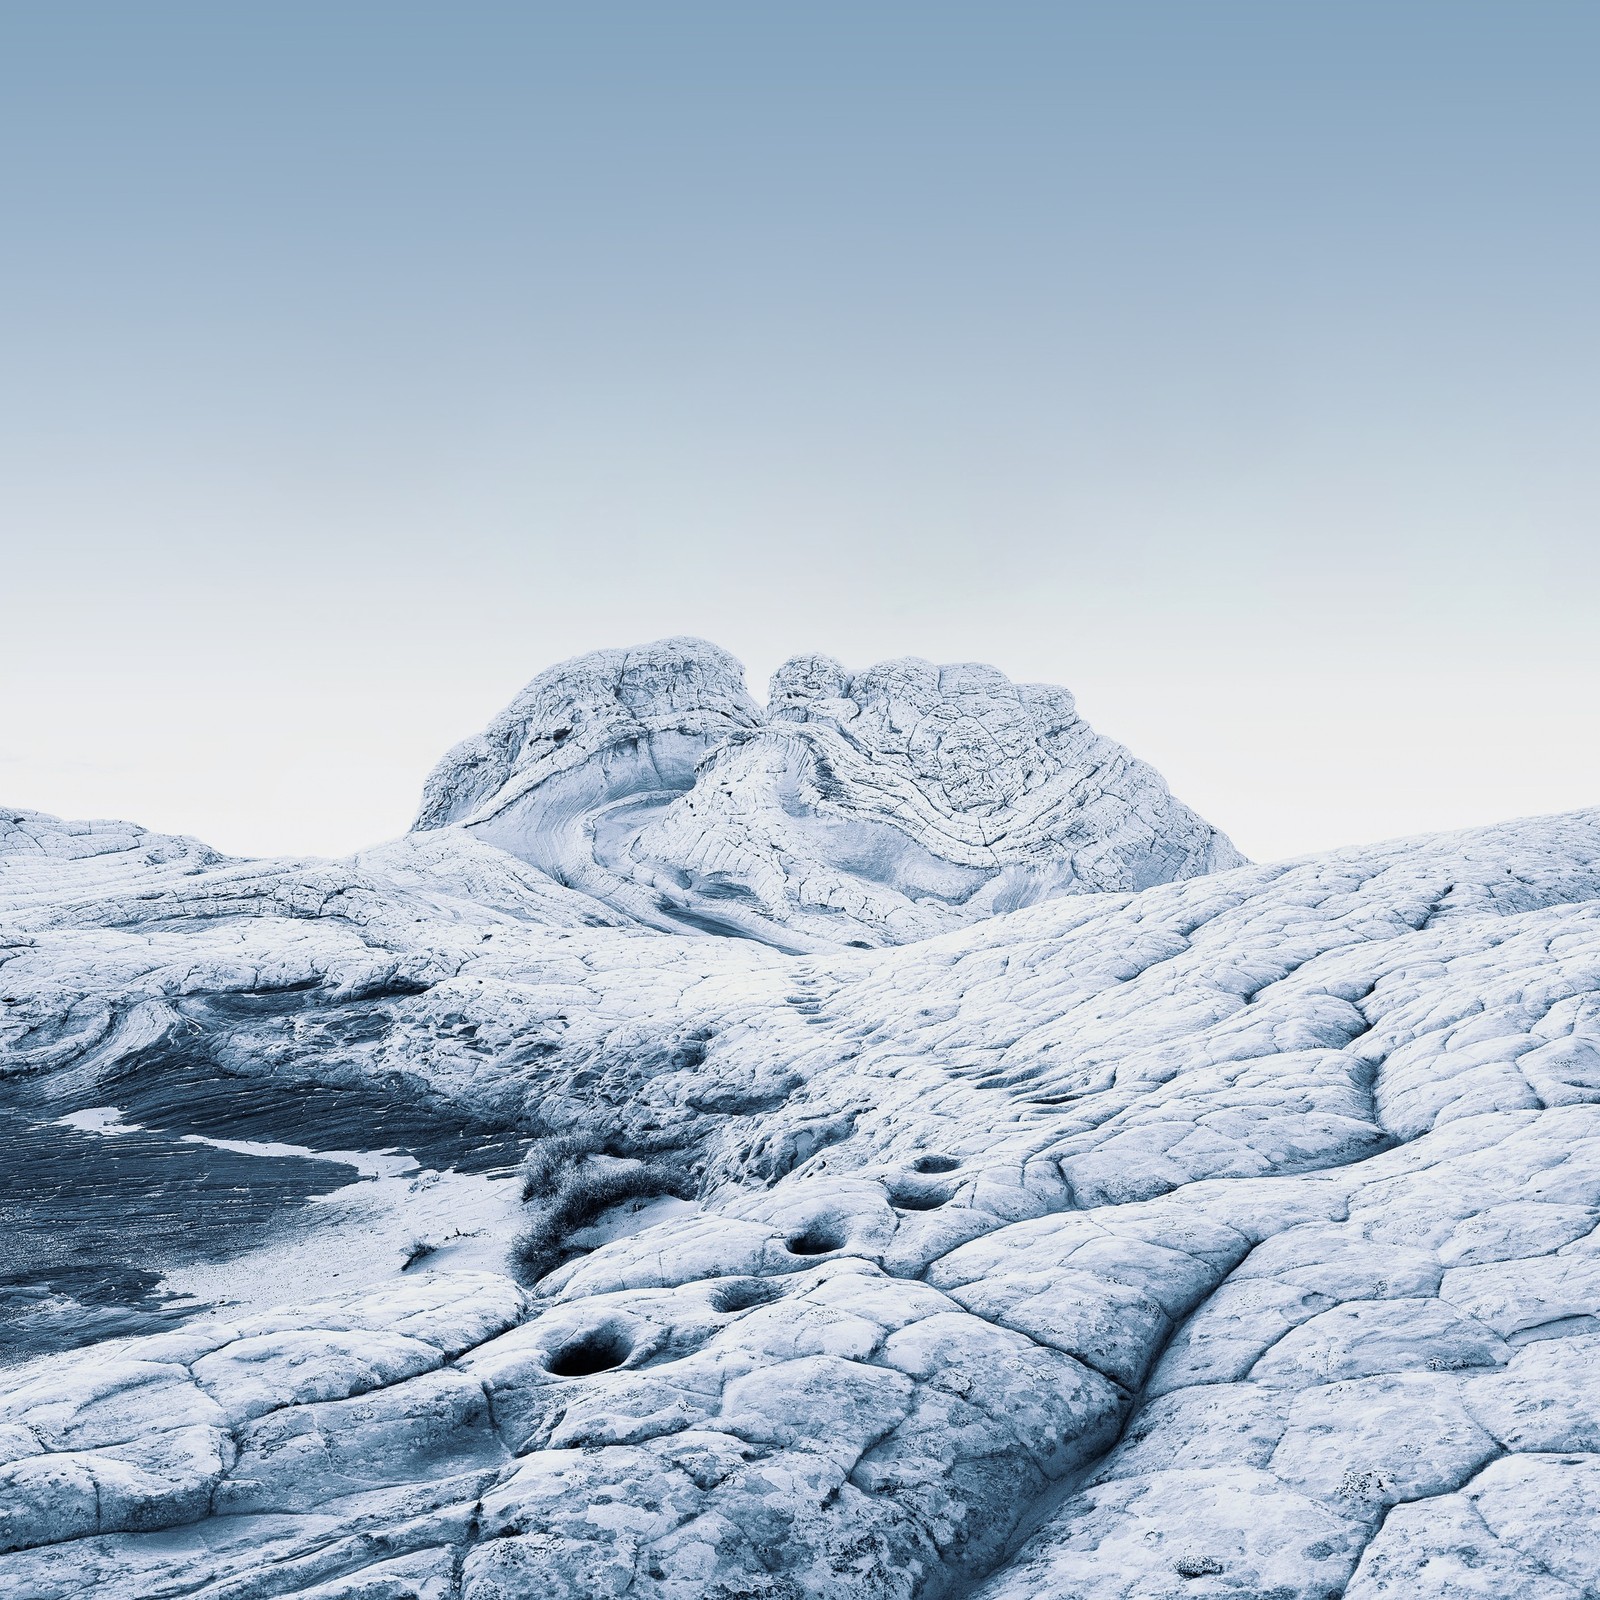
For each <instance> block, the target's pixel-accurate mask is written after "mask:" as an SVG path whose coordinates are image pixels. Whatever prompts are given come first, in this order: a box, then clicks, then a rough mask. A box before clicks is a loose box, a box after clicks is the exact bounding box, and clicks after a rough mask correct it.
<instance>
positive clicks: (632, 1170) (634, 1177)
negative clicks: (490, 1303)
mask: <svg viewBox="0 0 1600 1600" xmlns="http://www.w3.org/2000/svg"><path fill="white" fill-rule="evenodd" d="M587 1154H588V1153H587V1152H586V1153H585V1155H587ZM617 1159H618V1161H619V1164H618V1165H616V1166H611V1167H595V1166H591V1165H588V1164H587V1160H586V1159H585V1158H580V1159H579V1161H578V1162H577V1163H576V1164H575V1165H574V1164H569V1165H568V1166H567V1167H566V1168H565V1169H564V1170H563V1171H561V1173H560V1175H559V1177H556V1178H554V1179H553V1180H551V1179H546V1178H544V1177H543V1174H542V1172H541V1175H540V1176H541V1182H542V1183H549V1184H551V1185H552V1186H551V1187H550V1188H549V1189H548V1191H547V1192H545V1193H543V1194H540V1193H539V1192H538V1191H535V1197H536V1198H538V1199H539V1200H540V1201H541V1203H540V1204H539V1205H538V1206H537V1207H536V1208H535V1210H534V1214H533V1216H532V1217H531V1218H530V1219H529V1221H528V1225H527V1227H525V1228H524V1229H523V1230H522V1232H521V1233H520V1234H519V1235H518V1237H517V1240H516V1244H515V1246H514V1248H513V1254H514V1256H515V1259H516V1261H517V1262H518V1264H519V1265H520V1266H521V1268H522V1270H523V1272H524V1274H525V1275H526V1276H527V1278H528V1280H529V1281H530V1282H533V1281H536V1280H537V1279H539V1278H542V1277H544V1276H545V1274H546V1273H548V1272H553V1271H554V1270H555V1269H556V1268H557V1267H558V1266H560V1265H561V1264H562V1262H564V1261H567V1260H569V1259H570V1258H571V1257H572V1256H574V1255H577V1254H579V1253H580V1251H579V1248H578V1247H575V1246H574V1245H573V1244H572V1243H571V1237H572V1235H573V1234H574V1233H577V1232H578V1231H579V1230H580V1229H582V1228H586V1227H588V1226H589V1224H590V1223H592V1222H596V1221H598V1220H599V1219H600V1218H601V1217H602V1216H604V1215H605V1213H606V1212H608V1211H610V1210H612V1209H614V1208H615V1207H617V1206H620V1205H623V1204H624V1203H626V1202H627V1201H629V1200H655V1199H659V1198H660V1197H661V1196H662V1195H675V1196H676V1197H677V1198H678V1199H680V1200H686V1199H688V1198H689V1197H690V1196H692V1195H693V1193H694V1180H693V1179H692V1177H691V1176H690V1175H689V1173H688V1172H687V1171H683V1170H674V1169H673V1168H671V1167H667V1166H663V1165H661V1164H660V1163H659V1162H651V1161H639V1160H637V1159H629V1158H627V1157H619V1158H617ZM526 1182H527V1180H526V1177H525V1179H524V1184H525V1190H524V1192H526Z"/></svg>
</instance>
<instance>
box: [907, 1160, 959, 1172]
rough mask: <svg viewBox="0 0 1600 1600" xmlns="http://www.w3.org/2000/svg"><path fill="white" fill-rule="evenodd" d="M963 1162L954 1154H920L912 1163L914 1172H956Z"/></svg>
mask: <svg viewBox="0 0 1600 1600" xmlns="http://www.w3.org/2000/svg"><path fill="white" fill-rule="evenodd" d="M960 1165H961V1163H960V1162H959V1161H958V1160H957V1159H956V1158H955V1157H954V1156H918V1157H917V1159H916V1160H915V1161H913V1162H912V1163H911V1170H912V1171H913V1172H954V1171H955V1170H956V1168H957V1167H959V1166H960Z"/></svg>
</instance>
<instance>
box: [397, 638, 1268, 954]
mask: <svg viewBox="0 0 1600 1600" xmlns="http://www.w3.org/2000/svg"><path fill="white" fill-rule="evenodd" d="M447 826H457V827H461V828H464V829H466V830H467V831H469V832H471V833H473V834H475V835H476V836H478V837H479V838H483V839H487V840H490V841H491V842H493V843H495V844H498V845H500V846H501V847H502V848H504V849H506V850H508V851H510V852H511V853H512V854H514V855H517V856H520V857H522V858H523V859H524V860H527V861H531V862H533V863H534V864H536V865H538V866H540V867H542V868H544V869H545V870H546V871H547V872H549V873H550V874H551V875H552V876H554V877H555V878H557V879H558V880H559V881H561V882H563V883H567V884H570V885H572V886H573V887H576V888H581V889H583V890H585V891H587V892H589V893H591V894H594V895H596V896H597V897H599V898H600V899H602V900H604V901H606V902H607V903H608V904H610V905H612V906H614V907H616V908H617V909H619V910H622V911H625V912H626V913H628V914H629V915H630V916H633V917H635V918H637V919H638V920H639V921H641V922H644V923H646V924H648V925H651V926H656V927H663V928H685V927H687V928H691V929H702V930H706V931H713V932H726V933H739V934H745V935H747V936H750V937H754V938H758V939H762V940H765V941H767V942H768V943H772V944H776V945H778V946H779V947H780V948H786V949H796V950H800V949H809V950H817V949H827V948H829V947H833V946H838V945H846V944H865V945H882V944H903V943H906V942H908V941H909V940H913V939H921V938H927V937H929V936H931V935H933V934H936V933H942V932H946V931H948V930H950V929H952V928H955V927H959V926H961V925H962V924H963V923H966V922H970V921H972V920H973V919H974V918H977V917H981V916H989V915H993V914H994V913H995V912H997V911H1007V910H1014V909H1016V908H1017V907H1018V906H1023V905H1028V904H1031V903H1033V902H1034V901H1037V900H1040V899H1044V898H1047V897H1050V896H1053V895H1058V894H1073V893H1083V892H1086V891H1096V890H1106V889H1142V888H1146V887H1148V886H1149V885H1150V884H1154V883H1166V882H1170V881H1171V880H1173V879H1176V878H1185V877H1192V876H1194V875H1195V874H1196V873H1202V872H1212V871H1217V870H1219V869H1222V868H1226V867H1233V866H1238V865H1240V864H1241V863H1242V861H1243V859H1244V858H1243V857H1242V856H1240V855H1239V853H1238V852H1237V851H1236V850H1235V849H1234V848H1233V846H1232V845H1231V844H1230V843H1229V842H1228V840H1227V839H1226V838H1225V837H1224V836H1223V835H1222V834H1220V833H1218V832H1217V830H1216V829H1214V828H1213V827H1211V826H1210V825H1209V824H1208V823H1206V822H1204V821H1202V820H1201V819H1200V818H1199V817H1197V816H1196V815H1195V814H1194V813H1193V812H1192V811H1190V810H1189V809H1188V808H1187V807H1186V806H1184V805H1181V804H1180V803H1179V802H1178V801H1176V800H1174V799H1173V797H1172V796H1171V794H1170V793H1168V791H1167V787H1166V785H1165V784H1164V783H1163V782H1162V780H1161V777H1160V775H1159V774H1158V773H1157V772H1155V771H1154V770H1153V769H1152V768H1150V767H1148V766H1146V765H1145V764H1144V763H1143V762H1140V761H1137V760H1135V759H1134V758H1133V757H1132V756H1130V755H1129V754H1128V752H1127V751H1126V750H1124V749H1123V748H1122V747H1121V746H1120V745H1118V744H1115V743H1114V742H1112V741H1111V740H1109V739H1106V738H1103V737H1102V736H1100V735H1099V734H1097V733H1095V732H1094V730H1093V729H1091V728H1090V727H1089V725H1088V724H1087V723H1086V722H1084V721H1083V720H1082V718H1081V717H1079V716H1078V714H1077V711H1076V709H1075V707H1074V704H1073V699H1072V696H1071V695H1070V694H1069V693H1068V692H1067V691H1066V690H1064V689H1058V688H1053V687H1050V686H1047V685H1039V684H1022V685H1018V684H1013V683H1011V682H1010V681H1009V680H1008V679H1007V678H1005V677H1004V676H1003V675H1002V674H1001V673H999V672H997V671H995V669H994V668H992V667H985V666H977V665H971V664H967V665H959V666H945V667H936V666H934V665H932V664H931V663H929V662H926V661H917V660H902V661H887V662H883V663H880V664H879V665H878V666H876V667H873V668H871V669H870V670H868V671H866V672H862V673H857V674H855V675H854V676H852V675H851V674H849V673H847V672H846V671H845V669H844V668H843V667H841V666H840V665H839V664H838V663H837V662H836V661H832V660H830V659H828V658H827V657H825V656H801V657H796V658H795V659H794V660H792V661H789V662H787V663H786V664H785V665H784V666H782V667H780V668H779V670H778V672H777V673H776V674H775V675H774V677H773V680H772V685H771V688H770V691H769V696H768V704H767V710H766V715H765V717H764V718H763V716H762V714H761V713H760V712H759V711H758V710H757V708H756V707H755V705H754V704H753V703H752V702H751V700H750V699H749V697H748V696H747V695H746V693H745V690H744V681H743V673H742V671H741V669H740V667H739V665H738V663H737V662H735V661H734V660H733V658H732V657H731V656H729V655H728V654H727V653H726V652H725V651H722V650H718V649H717V648H716V647H715V646H713V645H709V644H706V643H704V642H702V641H700V640H695V639H668V640H664V641H662V642H661V643H659V644H655V645H649V646H646V647H643V648H641V649H638V650H630V651H620V650H607V651H599V652H596V653H595V654H593V655H588V656H582V657H579V658H578V659H577V660H575V661H570V662H567V663H565V664H563V665H561V666H558V667H553V668H551V669H550V670H549V671H548V672H545V673H542V674H541V675H540V676H539V677H538V678H536V679H535V680H534V681H533V682H532V683H531V684H530V685H529V686H528V687H527V688H526V689H525V690H524V691H523V692H522V694H520V695H519V696H518V697H517V698H516V700H514V701H513V702H512V704H511V705H510V706H509V707H508V708H507V709H506V711H504V712H503V713H502V714H501V715H500V716H499V717H497V718H496V719H495V721H494V722H493V723H492V724H491V725H490V727H489V728H488V729H487V730H486V731H485V732H484V733H483V734H482V735H480V736H479V737H478V738H476V739H470V740H468V741H466V742H465V743H464V744H461V745H458V746H457V747H456V748H455V749H454V750H452V751H451V752H450V754H449V755H448V756H446V757H445V759H444V761H443V762H442V763H441V764H440V766H439V767H438V768H437V769H436V771H435V772H434V773H433V775H432V776H431V777H430V778H429V780H428V783H427V787H426V790H425V793H424V797H423V804H422V810H421V812H420V814H419V816H418V819H417V828H418V829H421V830H426V829H435V828H441V827H447Z"/></svg>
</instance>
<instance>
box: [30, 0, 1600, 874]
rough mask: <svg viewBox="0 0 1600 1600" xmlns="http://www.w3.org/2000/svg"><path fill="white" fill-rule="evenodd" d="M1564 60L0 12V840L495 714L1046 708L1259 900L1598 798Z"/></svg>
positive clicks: (879, 20) (840, 14) (1139, 36)
mask: <svg viewBox="0 0 1600 1600" xmlns="http://www.w3.org/2000/svg"><path fill="white" fill-rule="evenodd" d="M1597 81H1600V6H1595V5H1592V4H1589V3H1587V0H1567V3H1551V0H1504V3H1500V4H1479V3H1475V0H1449V3H1443V4H1434V3H1426V0H1383V3H1379V4H1372V3H1366V0H1342V3H1339V4H1333V3H1331V0H1330V3H1326V4H1324V3H1313V0H1308V3H1304V4H1298V3H1297V4H1284V3H1282V0H1263V3H1236V0H1205V3H1198V0H1167V3H1153V0H1118V3H1116V4H1103V3H1095V4H1074V3H1071V0H1053V3H1040V4H1017V3H1013V0H982V3H978V0H972V3H969V4H948V3H944V0H915V3H904V4H902V3H898V0H881V3H877V0H852V3H850V4H836V3H833V0H808V3H807V4H805V5H792V4H779V3H776V0H774V3H771V4H759V3H758V4H750V3H737V4H734V3H730V4H704V3H700V0H675V3H673V4H671V5H662V4H659V3H654V0H652V3H649V4H633V5H629V4H616V3H610V0H594V3H585V4H582V5H574V4H570V3H564V4H560V5H544V4H539V3H536V0H520V3H516V4H492V3H483V0H451V3H450V4H443V3H435V4H426V5H422V4H413V3H409V0H382V3H362V0H317V3H315V4H307V3H302V0H274V3H273V4H271V5H229V6H218V5H215V4H214V3H212V0H204V3H194V4H174V3H171V0H141V4H139V5H138V6H129V5H127V4H125V3H123V0H116V3H111V4H105V3H87V0H59V3H52V4H42V3H39V0H27V3H16V0H0V351H3V356H0V799H3V800H4V802H5V803H6V804H11V805H16V806H21V807H29V808H33V809H38V810H44V811H50V812H54V813H57V814H59V815H66V816H78V817H94V816H118V817H126V818H130V819H132V820H135V821H138V822H141V823H144V824H145V825H147V826H149V827H152V828H156V829H159V830H161V831H164V832H183V833H193V834H197V835H199V836H200V837H202V838H204V839H206V840H208V841H209V842H211V843H212V844H214V845H217V846H218V847H220V848H222V849H225V850H229V851H234V852H238V853H245V854H261V853H280V852H285V853H296V854H299V853H309V854H318V855H337V854H341V853H344V852H346V851H349V850H351V849H354V848H356V847H358V846H360V845H364V844H368V843H373V842H376V841H377V840H380V839H383V838H387V837H392V836H393V835H395V834H397V833H400V832H402V831H403V830H404V829H405V828H406V827H407V826H408V824H409V822H410V819H411V816H412V814H413V811H414V808H415V804H416V800H417V796H418V793H419V791H420V788H421V783H422V779H423V777H424V776H425V774H426V773H427V771H428V769H429V768H430V767H431V766H432V765H433V763H434V762H435V761H436V760H437V758H438V756H439V755H440V754H441V753H442V752H443V751H444V749H445V748H446V747H447V746H448V745H450V744H452V743H453V742H454V741H455V740H457V739H459V738H461V737H463V736H465V735H467V734H469V733H471V732H474V731H476V730H477V729H478V728H479V727H481V726H482V725H483V724H484V723H485V722H486V721H487V720H488V718H489V717H490V716H491V715H492V714H493V713H494V712H495V711H497V710H498V709H499V708H500V706H501V705H503V704H504V703H505V702H506V701H507V700H508V699H509V698H510V697H511V695H512V694H513V693H514V692H515V691H516V690H517V689H518V688H519V687H520V686H521V685H522V684H523V683H524V682H525V681H526V680H527V679H528V678H530V677H531V676H533V675H534V673H536V672H538V671H540V670H542V669H543V668H544V667H546V666H548V665H550V664H551V663H553V662H555V661H558V660H561V659H563V658H565V657H567V656H570V655H574V654H577V653H579V652H581V651H584V650H589V649H594V648H597V647H600V646H608V645H619V644H630V643H636V642H640V641H644V640H648V639H654V638H659V637H662V636H665V635H669V634H677V633H691V634H699V635H702V636H704V637H707V638H711V639H715V640H716V641H718V642H719V643H721V644H723V645H725V646H726V647H727V648H728V649H730V650H732V651H733V652H734V654H736V655H737V656H739V657H740V659H742V660H743V661H744V662H745V663H746V666H747V668H748V672H749V678H750V683H751V686H752V689H753V690H754V692H755V693H756V694H757V695H758V697H759V696H760V695H762V694H763V692H764V688H765V683H766V679H767V677H768V675H769V674H770V673H771V671H772V670H773V669H774V668H775V667H776V666H777V665H778V664H779V662H781V661H782V660H783V659H784V658H785V657H787V656H789V655H791V654H794V653H798V652H801V651H813V650H820V651H825V652H828V653H830V654H833V655H835V656H837V657H839V658H840V659H841V660H842V661H844V662H845V663H846V664H847V665H849V666H852V667H865V666H867V665H869V664H871V663H872V662H874V661H877V660H881V659H884V658H887V657H892V656H900V655H919V656H924V657H927V658H930V659H932V660H936V661H959V660H980V661H989V662H992V663H994V664H995V665H996V666H998V667H1000V668H1001V669H1002V670H1004V671H1005V672H1007V673H1008V674H1009V675H1010V676H1011V677H1013V678H1015V679H1017V680H1019V681H1022V680H1027V681H1045V682H1054V683H1064V684H1066V685H1068V686H1069V687H1071V688H1072V689H1073V691H1074V692H1075V693H1076V695H1077V697H1078V702H1079V706H1080V709H1081V710H1082V711H1083V712H1084V714H1085V715H1086V716H1087V717H1088V718H1089V719H1090V720H1091V721H1092V722H1093V723H1094V724H1095V725H1096V726H1097V727H1098V728H1100V729H1101V730H1102V731H1103V732H1105V733H1108V734H1110V735H1112V736H1113V737H1116V738H1118V739H1121V740H1122V741H1123V742H1125V743H1126V744H1128V745H1129V746H1130V747H1131V748H1132V749H1133V750H1134V751H1135V752H1136V753H1137V754H1139V755H1141V756H1143V757H1144V758H1145V759H1147V760H1149V761H1151V762H1152V763H1154V764H1155V765H1156V766H1157V767H1158V768H1159V769H1160V770H1161V771H1162V772H1163V773H1164V774H1165V775H1166V777H1167V779H1168V781H1169V782H1170V783H1171V785H1172V787H1173V789H1174V791H1175V792H1176V793H1177V794H1178V795H1179V796H1180V797H1182V798H1183V799H1185V800H1187V801H1188V802H1189V803H1190V804H1191V805H1193V806H1194V807H1195V808H1196V809H1197V810H1199V811H1201V812H1202V813H1203V814H1204V815H1205V816H1207V817H1208V818H1209V819H1210V820H1212V821H1213V822H1215V823H1216V824H1217V825H1218V826H1220V827H1222V828H1223V829H1224V830H1225V831H1227V832H1228V833H1229V834H1230V835H1231V836H1232V837H1233V838H1234V840H1235V841H1236V843H1238V845H1239V846H1240V848H1242V849H1243V850H1244V851H1245V852H1246V853H1247V854H1249V855H1251V856H1253V857H1256V858H1257V859H1274V858H1281V857H1284V856H1289V855H1295V854H1300V853H1303V852H1307V851H1312V850H1318V849H1324V848H1329V847H1333V846H1338V845H1343V844H1353V843H1359V842H1363V841H1367V840H1372V839H1377V838H1383V837H1389V836H1393V835H1397V834H1405V833H1413V832H1422V831H1430V830H1435V829H1440V828H1448V827H1462V826H1468V825H1473V824H1477V823H1487V822H1493V821H1498V820H1501V819H1504V818H1507V817H1511V816H1517V815H1528V814H1533V813H1540V812H1548V811H1556V810H1561V809H1565V808H1571V807H1576V806H1586V805H1600V644H1597V627H1596V618H1597V610H1600V604H1597V602H1600V449H1597V447H1596V446H1597V443H1600V426H1597V425H1600V296H1597V294H1596V290H1595V285H1596V284H1597V283H1600V177H1597V174H1600V94H1597V93H1596V90H1595V85H1596V82H1597Z"/></svg>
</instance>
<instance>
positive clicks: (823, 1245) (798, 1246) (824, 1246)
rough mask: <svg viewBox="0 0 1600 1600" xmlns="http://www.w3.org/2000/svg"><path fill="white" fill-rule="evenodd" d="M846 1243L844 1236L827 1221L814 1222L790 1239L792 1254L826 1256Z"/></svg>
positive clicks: (790, 1251) (789, 1244)
mask: <svg viewBox="0 0 1600 1600" xmlns="http://www.w3.org/2000/svg"><path fill="white" fill-rule="evenodd" d="M843 1243H844V1236H843V1235H842V1234H841V1233H840V1232H839V1230H838V1229H837V1228H835V1227H832V1226H830V1225H829V1224H828V1223H825V1222H813V1223H812V1224H811V1226H810V1227H809V1228H807V1229H806V1230H805V1232H804V1233H797V1234H796V1235H795V1236H794V1237H793V1238H792V1239H790V1240H789V1241H788V1246H789V1253H790V1255H796V1256H825V1255H829V1254H831V1253H832V1252H833V1251H835V1250H837V1249H838V1248H839V1247H840V1246H841V1245H842V1244H843Z"/></svg>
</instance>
